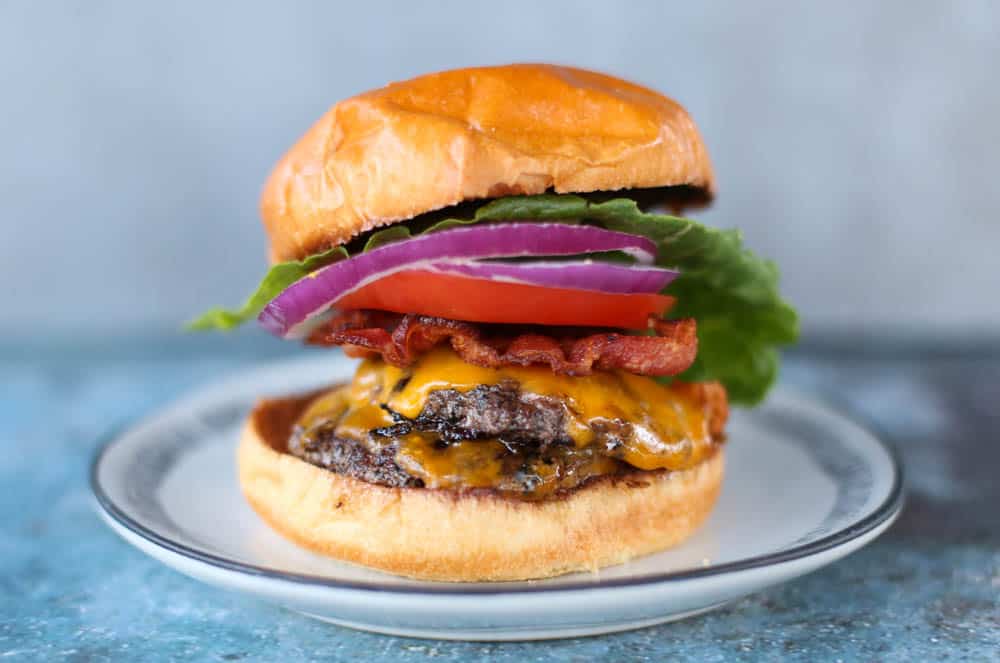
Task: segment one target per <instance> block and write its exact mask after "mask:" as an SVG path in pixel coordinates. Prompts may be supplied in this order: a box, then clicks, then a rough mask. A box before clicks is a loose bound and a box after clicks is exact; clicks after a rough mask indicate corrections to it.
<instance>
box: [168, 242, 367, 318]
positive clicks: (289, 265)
mask: <svg viewBox="0 0 1000 663" xmlns="http://www.w3.org/2000/svg"><path fill="white" fill-rule="evenodd" d="M348 255H349V254H348V253H347V249H345V248H344V247H342V246H335V247H333V248H332V249H330V250H329V251H324V252H323V253H314V254H313V255H311V256H307V257H305V258H303V259H302V260H290V261H289V262H279V263H278V264H276V265H272V266H271V269H269V270H267V274H265V275H264V278H263V279H262V280H261V282H260V285H258V286H257V290H255V291H254V293H253V294H252V295H250V296H249V297H247V300H246V301H245V302H243V306H241V307H240V308H238V309H224V308H212V309H209V310H207V311H205V312H204V313H202V314H201V315H199V316H198V317H197V318H195V319H194V320H192V321H190V322H189V323H187V325H185V327H186V329H188V330H189V331H207V330H210V329H222V330H229V329H232V328H234V327H239V326H240V325H242V324H243V323H244V322H246V321H248V320H250V319H251V318H256V317H257V315H258V314H259V313H260V312H261V311H263V310H264V307H265V306H267V303H268V302H269V301H271V300H272V299H274V298H275V297H277V296H278V295H279V294H280V293H281V291H282V290H284V289H285V288H287V287H288V286H290V285H292V284H293V283H295V282H296V281H298V280H299V279H301V278H302V277H303V276H305V275H306V274H308V273H310V272H315V271H316V270H317V269H319V268H320V267H325V266H327V265H329V264H332V263H335V262H337V261H338V260H343V259H344V258H347V257H348Z"/></svg>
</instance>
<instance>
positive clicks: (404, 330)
mask: <svg viewBox="0 0 1000 663" xmlns="http://www.w3.org/2000/svg"><path fill="white" fill-rule="evenodd" d="M714 193H715V180H714V177H713V173H712V167H711V163H710V162H709V158H708V153H707V151H706V149H705V145H704V143H703V142H702V139H701V136H700V135H699V133H698V130H697V128H696V127H695V125H694V122H693V121H692V120H691V118H690V116H689V115H688V114H687V112H686V111H685V110H684V109H683V108H682V107H681V106H680V105H678V104H677V103H676V102H674V101H672V100H671V99H668V98H667V97H664V96H662V95H660V94H659V93H657V92H654V91H652V90H649V89H647V88H644V87H641V86H639V85H635V84H633V83H629V82H626V81H623V80H620V79H617V78H613V77H610V76H606V75H603V74H598V73H595V72H590V71H585V70H581V69H573V68H569V67H557V66H551V65H535V64H528V65H510V66H501V67H485V68H474V69H460V70H455V71H447V72H442V73H437V74H430V75H427V76H421V77H419V78H415V79H413V80H409V81H404V82H401V83H393V84H390V85H388V86H386V87H384V88H381V89H378V90H373V91H371V92H366V93H364V94H361V95H358V96H356V97H353V98H351V99H347V100H345V101H341V102H339V103H337V104H336V105H335V106H333V108H331V109H330V110H329V111H328V112H327V113H326V114H325V115H324V116H323V117H322V118H320V119H319V121H318V122H317V123H316V124H315V125H313V127H312V128H311V129H309V131H307V132H306V134H305V135H304V136H303V137H302V138H301V139H300V140H299V141H298V143H296V144H295V145H294V146H293V147H292V148H291V150H290V151H289V152H288V153H287V154H286V155H285V156H284V157H283V158H282V159H281V160H280V161H279V162H278V164H277V166H276V167H275V168H274V171H273V172H272V174H271V176H270V177H269V178H268V181H267V183H266V185H265V187H264V192H263V196H262V200H261V214H262V216H263V219H264V226H265V228H266V230H267V233H268V238H269V241H270V256H271V260H272V263H273V264H272V266H271V269H270V270H269V272H268V273H267V275H265V277H264V279H263V280H262V282H261V284H260V286H259V287H258V290H257V291H256V292H255V293H254V294H253V295H252V296H251V297H250V298H249V299H248V300H247V302H246V303H245V304H244V306H243V307H241V308H239V309H236V310H223V309H213V310H212V311H209V312H207V313H205V314H204V315H203V316H202V317H200V318H198V319H197V320H195V321H194V322H193V323H191V326H192V327H193V328H197V329H229V328H232V327H234V326H236V325H239V324H241V323H243V322H245V321H248V320H250V319H251V318H256V319H257V320H258V322H259V323H260V324H261V325H263V326H264V327H265V328H266V329H267V330H268V331H270V332H271V333H273V334H275V335H277V336H279V337H282V338H287V339H295V340H299V341H301V342H305V343H309V344H312V345H318V346H326V347H330V348H334V347H340V348H342V349H343V351H344V352H345V353H346V354H348V355H349V356H352V357H357V358H358V359H359V360H360V361H359V363H358V367H357V371H356V372H355V374H354V378H353V380H352V381H351V382H350V383H348V384H331V385H330V386H329V388H328V389H324V390H320V391H318V392H315V393H309V394H292V395H285V396H280V397H274V395H272V397H269V398H265V399H262V400H261V401H260V402H259V403H258V404H257V406H256V407H255V408H254V410H253V412H251V413H250V415H249V418H248V419H247V422H246V425H245V427H244V430H243V435H242V440H241V442H240V446H239V452H238V463H239V479H240V484H241V486H242V488H243V492H244V494H245V496H246V498H247V500H248V501H249V503H250V504H251V505H252V506H253V508H254V509H255V510H256V511H257V513H258V514H260V516H261V518H263V519H264V521H266V522H267V523H268V524H269V525H270V526H271V527H273V528H274V529H275V530H277V531H278V532H280V533H281V534H282V535H284V536H285V537H287V538H289V539H291V540H292V541H295V542H296V543H298V544H300V545H302V546H305V547H307V548H310V549H312V550H315V551H317V552H320V553H323V554H325V555H329V556H330V557H334V558H336V559H339V560H343V561H347V562H353V563H356V564H362V565H365V566H368V567H372V568H376V569H380V570H383V571H387V572H390V573H396V574H400V575H405V576H410V577H414V578H423V579H431V580H446V581H490V580H494V581H495V580H515V579H527V578H545V577H550V576H554V575H559V574H564V573H570V572H574V571H581V570H595V569H598V568H600V567H603V566H607V565H611V564H618V563H621V562H624V561H626V560H629V559H632V558H634V557H636V556H639V555H645V554H649V553H652V552H656V551H659V550H663V549H665V548H667V547H670V546H673V545H675V544H677V543H679V542H681V541H683V540H684V539H686V538H687V537H689V536H690V535H691V533H692V532H694V531H695V530H696V529H697V528H698V527H699V525H700V524H701V523H702V522H703V521H704V520H705V518H706V517H707V516H708V514H709V513H710V512H711V510H712V507H713V505H714V503H715V501H716V498H717V496H718V494H719V489H720V486H721V482H722V479H723V468H724V462H725V460H724V459H725V444H726V443H727V441H726V433H725V426H726V420H727V417H728V414H729V405H730V403H735V404H743V405H753V404H754V403H757V402H759V401H760V400H761V399H762V398H763V397H764V395H765V394H766V392H767V390H768V388H769V387H770V385H771V384H772V382H773V381H774V379H775V377H776V375H777V371H778V348H779V347H780V346H781V345H785V344H788V343H792V342H794V341H795V339H796V337H797V333H798V322H797V317H796V314H795V312H794V310H793V309H792V308H791V307H789V306H788V304H787V303H786V302H785V301H784V300H783V299H782V298H781V296H780V294H779V292H778V273H777V270H776V269H775V267H774V265H773V264H772V263H770V262H767V261H764V260H761V259H759V258H758V257H756V256H755V255H754V254H752V253H751V252H749V251H748V250H746V249H745V248H744V247H743V246H742V243H741V239H740V236H739V234H738V233H737V232H735V231H723V230H717V229H714V228H710V227H707V226H704V225H701V224H699V223H697V222H695V221H692V220H689V219H686V218H683V217H680V216H675V215H674V214H679V213H681V211H682V210H683V209H685V208H690V207H696V206H701V205H705V204H707V203H708V202H710V201H711V199H712V197H713V196H714ZM731 443H734V444H739V443H740V441H739V440H732V441H731Z"/></svg>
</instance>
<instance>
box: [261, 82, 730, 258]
mask: <svg viewBox="0 0 1000 663" xmlns="http://www.w3.org/2000/svg"><path fill="white" fill-rule="evenodd" d="M679 186H682V187H686V188H687V189H688V190H689V193H693V194H696V195H693V196H689V197H691V198H692V199H693V200H696V201H701V202H705V201H707V200H709V199H710V198H711V196H712V194H713V193H714V187H715V183H714V179H713V175H712V166H711V164H710V162H709V159H708V152H707V151H706V149H705V145H704V143H703V142H702V139H701V136H700V135H699V134H698V130H697V128H695V125H694V122H693V121H692V120H691V117H690V116H689V115H688V113H687V111H685V110H684V109H683V108H682V107H681V106H680V105H679V104H677V103H676V102H674V101H672V100H671V99H668V98H667V97H664V96H663V95H661V94H658V93H656V92H653V91H652V90H649V89H647V88H644V87H640V86H638V85H635V84H633V83H628V82H626V81H623V80H621V79H618V78H614V77H612V76H606V75H604V74H599V73H595V72H592V71H585V70H583V69H574V68H571V67H557V66H553V65H544V64H519V65H508V66H502V67H481V68H474V69H456V70H453V71H445V72H441V73H437V74H429V75H426V76H420V77H419V78H414V79H412V80H409V81H403V82H400V83H392V84H390V85H388V86H386V87H383V88H380V89H378V90H372V91H371V92H366V93H364V94H361V95H358V96H356V97H352V98H350V99H347V100H345V101H341V102H340V103H338V104H336V105H335V106H333V108H331V109H330V110H329V111H327V113H326V114H325V115H324V116H323V117H321V118H320V120H319V121H318V122H317V123H316V124H315V125H313V127H312V128H311V129H310V130H309V131H308V132H306V134H305V135H304V136H303V137H302V138H301V139H299V141H298V143H296V144H295V145H294V146H293V147H292V149H291V150H290V151H289V152H288V154H286V155H285V156H284V157H283V158H282V159H281V161H279V162H278V165H277V166H276V167H275V168H274V171H273V172H272V173H271V176H270V178H269V179H268V180H267V183H266V185H265V187H264V191H263V194H262V197H261V214H262V216H263V218H264V226H265V227H266V229H267V232H268V236H269V238H270V244H271V249H270V252H271V258H272V260H276V261H278V260H290V259H295V258H302V257H304V256H306V255H309V254H311V253H315V252H316V251H319V250H322V249H325V248H329V247H331V246H335V245H337V244H341V243H344V242H346V241H347V240H349V239H350V238H352V237H354V236H355V235H358V234H360V233H362V232H365V231H367V230H371V229H372V228H376V227H378V226H383V225H387V224H391V223H393V222H396V221H401V220H404V219H409V218H412V217H414V216H416V215H418V214H422V213H424V212H430V211H432V210H436V209H441V208H443V207H448V206H450V205H455V204H458V203H460V202H462V201H466V200H475V199H481V198H493V197H500V196H507V195H514V194H537V193H543V192H545V191H548V190H554V191H555V192H557V193H570V192H588V191H615V190H618V189H633V188H653V187H679ZM676 206H680V203H678V204H677V205H676Z"/></svg>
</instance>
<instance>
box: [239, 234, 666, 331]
mask: <svg viewBox="0 0 1000 663" xmlns="http://www.w3.org/2000/svg"><path fill="white" fill-rule="evenodd" d="M604 251H623V252H625V253H627V254H629V255H631V256H633V257H634V258H635V259H636V260H637V261H639V262H640V263H641V264H649V263H652V262H653V259H654V258H655V256H656V244H655V243H654V242H653V241H652V240H650V239H648V238H646V237H640V236H637V235H629V234H627V233H621V232H615V231H612V230H605V229H603V228H597V227H594V226H583V225H566V224H560V223H498V224H490V225H481V226H471V227H466V228H454V229H451V230H443V231H441V232H437V233H431V234H427V235H420V236H418V237H414V238H412V239H408V240H404V241H400V242H395V243H392V244H388V245H385V246H381V247H379V248H377V249H373V250H371V251H368V252H366V253H362V254H359V255H356V256H354V257H352V258H349V259H347V260H341V261H340V262H336V263H333V264H332V265H328V266H326V267H323V268H322V269H319V270H317V271H315V272H313V273H311V274H309V275H308V276H306V277H305V278H302V279H299V280H298V281H296V282H295V283H293V284H292V285H290V286H288V287H287V288H285V290H283V291H282V292H281V293H280V294H279V295H278V296H277V297H275V298H274V299H273V300H271V302H270V303H269V304H268V305H267V306H266V307H264V310H263V311H261V313H260V315H259V316H258V318H257V320H258V321H259V322H260V323H261V325H263V326H264V327H265V328H266V329H267V330H268V331H270V332H271V333H273V334H275V335H277V336H282V337H284V338H301V337H304V336H306V335H307V334H308V333H309V331H311V330H312V328H314V327H315V326H316V325H318V324H320V323H321V322H322V321H323V319H325V316H324V314H325V313H326V312H327V311H328V309H329V307H330V304H331V303H333V302H335V301H336V300H337V299H339V298H341V297H343V296H344V295H346V294H348V293H350V292H353V291H354V290H356V289H358V288H360V287H362V286H364V285H366V284H368V283H371V282H373V281H375V280H377V279H380V278H382V277H383V276H387V275H389V274H392V273H394V272H398V271H402V270H404V269H415V268H422V267H426V266H427V265H428V264H431V263H434V262H440V261H446V260H449V259H476V258H512V257H527V256H557V255H579V254H582V253H597V252H604Z"/></svg>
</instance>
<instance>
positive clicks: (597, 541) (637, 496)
mask: <svg viewBox="0 0 1000 663" xmlns="http://www.w3.org/2000/svg"><path fill="white" fill-rule="evenodd" d="M275 403H278V405H279V406H280V405H281V402H280V401H270V402H268V401H263V402H261V403H259V404H258V405H257V407H256V408H255V410H254V412H253V413H252V414H251V416H250V418H249V419H248V421H247V423H246V426H245V427H244V430H243V434H242V439H241V442H240V446H239V451H238V464H239V481H240V485H241V486H242V488H243V493H244V495H245V496H246V498H247V500H248V501H249V502H250V504H251V505H252V506H253V508H254V510H256V511H257V513H258V514H259V515H260V516H261V517H262V518H263V519H264V520H265V521H266V522H267V523H268V524H269V525H270V526H271V527H272V528H274V529H275V530H277V531H278V532H279V533H280V534H282V535H283V536H285V537H286V538H288V539H291V540H292V541H294V542H295V543H297V544H299V545H301V546H304V547H306V548H310V549H312V550H314V551H316V552H318V553H322V554H324V555H328V556H330V557H334V558H336V559H338V560H342V561H346V562H353V563H355V564H361V565H364V566H368V567H373V568H375V569H379V570H382V571H388V572H390V573H395V574H398V575H403V576H410V577H413V578H420V579H425V580H444V581H453V582H471V581H489V580H521V579H529V578H547V577H551V576H556V575H561V574H564V573H571V572H573V571H593V570H596V569H598V568H601V567H604V566H609V565H612V564H620V563H622V562H625V561H627V560H629V559H632V558H634V557H638V556H640V555H645V554H648V553H652V552H656V551H659V550H663V549H664V548H668V547H670V546H673V545H675V544H677V543H680V542H681V541H683V540H684V539H686V538H688V537H689V536H690V535H691V534H692V532H694V531H695V529H697V528H698V526H699V525H701V523H702V522H703V521H704V520H705V518H706V517H707V516H708V514H709V512H710V511H711V510H712V507H713V505H714V504H715V501H716V498H717V497H718V494H719V488H720V485H721V482H722V474H723V452H722V450H721V449H720V450H719V451H717V452H716V453H715V454H714V455H713V456H712V457H711V458H709V459H708V460H706V461H705V462H703V463H701V464H700V465H698V466H696V467H694V468H692V469H690V470H685V471H683V472H642V471H636V472H635V473H633V474H630V475H627V476H626V477H624V478H621V479H618V480H611V479H607V480H603V481H598V482H595V483H592V484H590V485H588V486H586V487H584V488H580V489H577V490H575V491H573V492H572V493H570V494H569V495H568V496H567V497H565V498H561V499H556V500H549V501H543V502H523V501H520V500H516V499H510V498H504V497H500V496H498V495H496V494H490V493H486V494H468V493H456V492H450V491H445V490H428V489H424V488H387V487H384V486H378V485H375V484H370V483H367V482H365V481H360V480H358V479H354V478H351V477H348V476H344V475H341V474H337V473H335V472H331V471H329V470H325V469H323V468H321V467H317V466H315V465H311V464H309V463H307V462H305V461H303V460H300V459H299V458H297V457H295V456H292V455H291V454H288V453H285V452H283V451H282V450H281V449H279V448H277V447H276V445H275V437H276V436H275V435H274V430H271V431H268V430H267V428H272V429H273V428H274V426H273V425H272V424H269V423H268V422H267V419H268V418H267V417H262V416H258V415H259V414H260V413H261V412H262V409H263V408H267V407H273V405H274V404H275ZM282 428H284V430H285V436H286V437H287V427H284V426H282Z"/></svg>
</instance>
